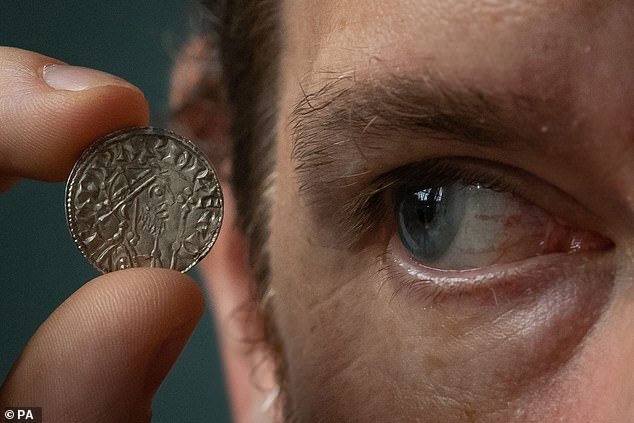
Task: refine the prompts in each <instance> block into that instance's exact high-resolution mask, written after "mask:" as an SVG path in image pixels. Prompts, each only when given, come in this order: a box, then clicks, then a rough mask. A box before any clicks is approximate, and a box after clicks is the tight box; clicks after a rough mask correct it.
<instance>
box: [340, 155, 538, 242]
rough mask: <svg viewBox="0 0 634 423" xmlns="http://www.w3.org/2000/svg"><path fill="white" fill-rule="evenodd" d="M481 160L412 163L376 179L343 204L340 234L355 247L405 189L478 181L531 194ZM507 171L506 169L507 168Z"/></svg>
mask: <svg viewBox="0 0 634 423" xmlns="http://www.w3.org/2000/svg"><path fill="white" fill-rule="evenodd" d="M488 166H491V165H487V164H484V163H482V161H479V160H478V161H475V160H472V159H466V158H461V157H457V158H451V159H446V158H441V159H431V160H427V161H424V162H419V163H412V164H409V165H406V166H403V167H400V168H397V169H394V170H392V171H390V172H387V173H385V174H383V175H381V176H379V177H378V178H376V179H375V180H374V181H373V182H372V183H370V185H368V187H366V188H365V189H364V190H363V191H362V192H361V193H360V194H359V195H357V196H355V198H354V199H353V200H352V201H350V202H349V203H347V204H346V205H345V206H344V214H343V215H344V222H342V227H343V228H346V230H345V234H344V237H345V239H346V240H347V243H348V244H349V246H350V247H351V248H352V249H359V247H360V246H361V245H362V244H363V241H365V240H366V239H367V237H368V236H370V234H373V233H376V232H377V229H378V228H379V226H380V225H382V224H384V222H385V221H386V220H389V218H390V214H389V211H390V210H392V209H393V207H394V203H395V197H396V196H397V194H398V193H400V192H403V191H404V190H407V189H416V188H420V187H430V188H431V187H440V186H442V185H447V184H451V183H455V182H458V183H461V184H464V185H472V184H478V185H480V186H481V187H483V188H487V189H490V190H493V191H498V192H506V193H510V194H513V195H517V196H519V197H522V198H526V199H527V200H528V201H531V198H530V197H531V196H530V195H529V193H528V191H527V190H526V188H525V186H524V185H520V184H519V183H515V182H511V181H509V180H508V179H506V178H504V177H503V176H502V175H501V172H499V171H494V170H493V169H491V170H489V168H488ZM507 172H508V170H507Z"/></svg>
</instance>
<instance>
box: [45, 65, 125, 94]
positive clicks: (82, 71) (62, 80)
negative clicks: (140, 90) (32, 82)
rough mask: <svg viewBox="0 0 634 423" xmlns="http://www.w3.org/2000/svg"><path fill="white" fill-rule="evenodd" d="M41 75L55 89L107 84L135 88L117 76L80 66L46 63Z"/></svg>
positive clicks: (73, 88)
mask: <svg viewBox="0 0 634 423" xmlns="http://www.w3.org/2000/svg"><path fill="white" fill-rule="evenodd" d="M42 75H43V77H44V81H45V82H46V84H47V85H48V86H49V87H51V88H53V89H56V90H68V91H83V90H88V89H91V88H95V87H104V86H109V85H118V86H123V87H128V88H136V87H135V86H134V85H132V84H130V83H129V82H127V81H125V80H123V79H121V78H119V77H116V76H114V75H111V74H109V73H106V72H102V71H98V70H95V69H90V68H85V67H82V66H69V65H47V66H45V67H44V69H43V70H42Z"/></svg>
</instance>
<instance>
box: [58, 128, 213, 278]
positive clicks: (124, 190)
mask: <svg viewBox="0 0 634 423" xmlns="http://www.w3.org/2000/svg"><path fill="white" fill-rule="evenodd" d="M222 212H223V200H222V192H221V190H220V185H219V183H218V180H217V178H216V174H215V172H214V168H213V166H212V165H211V163H209V161H208V160H207V159H206V158H205V157H204V155H203V154H202V152H201V151H200V150H199V149H198V148H197V147H196V146H195V145H194V144H193V143H192V142H191V141H189V140H187V139H185V138H183V137H181V136H179V135H176V134H174V133H173V132H170V131H167V130H164V129H159V128H152V127H143V128H131V129H126V130H123V131H119V132H115V133H113V134H110V135H107V136H105V137H104V138H101V139H99V140H98V141H96V142H95V143H94V144H93V145H91V146H90V147H89V148H88V149H87V150H86V151H85V152H84V153H83V154H82V156H81V157H80V158H79V160H78V161H77V163H76V164H75V167H74V168H73V170H72V172H71V174H70V176H69V178H68V182H67V184H66V218H67V221H68V226H69V229H70V232H71V235H72V237H73V239H74V240H75V242H76V243H77V245H78V247H79V249H80V250H81V252H82V253H83V254H84V256H85V257H86V258H87V259H88V261H90V262H91V263H92V264H93V265H94V266H95V267H96V268H97V269H99V270H100V271H102V272H104V273H106V272H111V271H114V270H119V269H126V268H130V267H164V268H170V269H175V270H179V271H181V272H184V271H186V270H188V269H189V268H191V267H192V266H193V265H194V264H196V263H197V262H198V261H199V260H200V259H201V258H202V257H204V256H205V254H207V252H208V251H209V250H210V249H211V247H212V245H213V243H214V242H215V240H216V238H217V236H218V232H219V230H220V225H221V223H222Z"/></svg>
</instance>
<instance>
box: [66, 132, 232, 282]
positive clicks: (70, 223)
mask: <svg viewBox="0 0 634 423" xmlns="http://www.w3.org/2000/svg"><path fill="white" fill-rule="evenodd" d="M126 134H128V135H130V136H135V135H159V136H165V137H168V138H172V139H175V140H177V141H180V142H181V143H183V144H185V145H186V146H187V147H188V148H190V149H191V150H192V152H193V153H195V154H197V155H198V156H199V158H200V159H202V160H203V161H204V162H205V163H206V164H207V166H209V168H210V169H211V172H212V173H213V175H214V178H215V179H216V182H217V183H218V192H219V197H220V217H219V219H218V225H217V227H216V229H215V230H214V234H213V235H212V238H211V240H210V241H209V242H208V243H207V245H206V246H205V248H204V249H202V250H201V251H200V253H198V255H197V257H196V258H195V259H194V260H193V261H192V263H191V264H190V265H189V266H187V267H186V268H185V269H183V270H177V269H170V268H169V267H133V268H136V269H138V268H145V269H170V270H176V271H177V272H181V273H185V272H187V271H188V270H189V269H191V268H192V267H194V266H195V265H196V264H198V263H199V262H200V260H202V259H203V258H204V257H205V256H206V255H207V254H208V253H209V251H211V248H212V247H213V246H214V244H215V243H216V240H217V239H218V235H219V234H220V230H221V229H222V221H223V217H224V196H223V193H222V187H221V186H220V179H218V172H217V171H216V168H215V167H214V166H213V164H212V163H211V161H210V160H209V159H208V158H207V156H205V154H204V153H203V151H202V150H201V149H200V148H198V146H196V144H194V142H193V141H191V140H189V139H187V138H185V137H183V136H181V135H178V134H176V133H175V132H173V131H170V130H169V129H163V128H157V127H154V126H133V127H129V128H125V129H121V130H118V131H115V132H111V133H109V134H107V135H105V136H103V137H101V138H99V139H97V140H96V141H94V142H93V143H91V144H90V145H89V146H88V147H86V149H85V150H84V151H83V152H82V154H81V155H80V156H79V158H78V159H77V161H76V162H75V164H74V165H73V168H72V170H71V171H70V174H69V175H68V179H67V180H66V187H65V190H64V197H65V199H66V201H65V202H66V204H65V207H64V209H65V211H66V225H67V227H68V231H69V232H70V235H71V237H72V238H73V241H74V242H75V245H77V248H78V249H79V251H80V252H81V254H82V255H83V256H84V258H85V259H86V261H88V262H89V263H90V264H91V265H92V266H93V267H94V268H96V269H97V270H99V271H100V272H101V273H104V274H105V273H111V272H116V271H118V270H122V269H115V270H109V271H108V270H104V269H102V268H100V267H99V266H98V265H97V264H96V263H94V262H93V260H92V259H91V258H90V257H89V256H88V254H87V252H86V251H85V250H84V247H83V243H82V242H81V241H80V240H79V237H78V236H77V234H76V233H75V229H76V226H77V222H76V218H75V215H74V213H73V210H76V208H75V207H74V204H73V201H72V198H71V193H72V192H73V189H74V186H75V182H76V176H77V172H78V171H79V169H80V168H81V167H82V166H83V165H84V162H85V161H86V160H87V159H89V158H90V156H91V155H92V154H93V153H94V152H95V151H96V150H97V149H98V148H99V147H100V146H101V145H102V144H105V143H106V142H108V141H110V140H112V139H113V138H117V137H120V136H122V135H126ZM124 139H127V137H126V138H124Z"/></svg>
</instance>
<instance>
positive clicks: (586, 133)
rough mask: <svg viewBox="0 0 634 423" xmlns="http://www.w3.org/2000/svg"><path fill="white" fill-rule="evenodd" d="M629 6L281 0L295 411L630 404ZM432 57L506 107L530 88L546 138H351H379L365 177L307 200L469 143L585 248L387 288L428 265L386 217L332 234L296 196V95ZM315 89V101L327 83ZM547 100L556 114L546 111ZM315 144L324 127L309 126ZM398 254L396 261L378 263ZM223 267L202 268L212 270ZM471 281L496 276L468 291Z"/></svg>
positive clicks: (276, 291) (362, 416)
mask: <svg viewBox="0 0 634 423" xmlns="http://www.w3.org/2000/svg"><path fill="white" fill-rule="evenodd" d="M631 6H632V4H631V2H627V1H615V2H609V3H605V2H575V3H569V2H557V3H552V2H548V3H546V2H538V1H534V2H510V3H508V2H487V3H486V4H484V5H483V4H482V3H481V2H442V3H439V2H405V1H388V2H385V1H382V2H366V1H364V2H353V1H351V2H345V3H343V4H342V3H341V2H337V3H332V2H309V3H308V4H306V3H302V5H301V6H299V5H298V4H297V3H293V2H287V3H286V4H285V7H284V9H283V10H284V25H285V27H284V28H285V30H286V32H285V38H284V39H285V50H284V53H283V65H282V69H283V71H282V75H281V85H282V92H281V99H280V113H279V121H278V128H279V129H280V131H279V136H278V146H277V166H276V169H275V172H276V175H277V176H276V183H275V191H274V194H273V215H272V221H271V223H270V228H271V238H270V252H271V270H272V277H271V285H272V289H271V292H272V293H273V296H272V300H271V301H272V302H273V309H274V312H273V315H274V320H275V324H276V326H277V329H278V331H279V336H280V338H281V339H282V343H283V348H284V353H283V355H282V357H281V358H279V359H278V363H283V365H284V366H285V372H286V379H285V380H284V381H283V386H284V388H285V392H284V396H283V400H284V401H285V402H286V407H287V410H286V412H287V417H288V418H290V419H291V420H298V421H320V420H336V421H372V420H374V421H413V420H417V419H418V420H419V421H439V422H448V421H597V422H611V421H629V420H631V419H632V418H633V417H634V408H633V407H634V383H633V382H632V379H631V378H630V377H628V376H625V375H629V374H631V372H632V371H633V370H634V369H633V367H632V362H631V359H630V358H631V355H632V352H634V341H633V338H632V336H631V335H630V327H631V323H632V321H633V319H634V303H633V302H632V299H633V298H634V291H633V285H632V280H633V272H634V269H633V267H632V262H633V261H632V249H633V245H634V244H633V239H634V237H633V235H634V226H633V224H632V222H634V202H633V200H632V199H633V198H634V197H633V193H632V187H633V186H634V184H633V182H634V169H633V168H632V166H631V162H632V158H633V154H632V151H633V150H632V146H633V145H634V144H633V143H634V131H633V126H632V118H633V117H634V116H633V114H632V110H634V104H633V102H632V98H634V97H633V96H632V94H634V81H633V80H632V76H631V69H632V66H633V65H634V63H633V58H634V54H632V52H633V45H632V43H631V40H632V35H634V34H632V29H631V22H632V18H633V15H632V8H631ZM465 17H468V19H465ZM430 71H431V72H432V73H434V74H442V76H443V80H448V81H460V83H461V84H464V85H467V86H468V87H471V88H475V89H478V90H480V91H483V92H487V93H495V94H499V97H500V98H501V99H502V100H501V103H500V107H501V108H502V110H503V111H504V112H506V115H504V113H503V115H504V116H503V117H502V119H503V120H504V119H506V120H509V119H511V116H512V115H514V114H520V113H521V112H520V111H519V110H517V109H515V108H514V106H513V103H512V101H510V100H508V98H509V93H512V94H515V95H517V96H520V97H531V98H533V99H535V104H536V105H537V107H536V110H533V112H534V113H533V114H531V115H530V116H528V117H527V119H526V120H525V121H523V126H522V127H521V129H522V130H525V131H526V133H532V134H541V135H540V136H538V137H537V139H536V140H534V138H530V139H531V140H534V141H533V142H528V143H526V144H525V145H522V146H521V147H519V151H518V149H504V148H494V147H487V146H474V145H469V144H464V143H460V142H457V141H456V140H454V139H451V138H449V139H448V140H447V139H444V138H443V139H442V141H439V140H437V139H433V138H431V137H426V136H425V135H424V134H423V135H421V134H418V136H417V135H416V134H414V135H413V137H412V135H411V134H409V135H410V136H409V137H407V138H405V139H404V140H403V139H402V138H403V137H402V134H398V133H393V134H382V135H381V136H378V137H374V138H373V137H372V136H367V137H366V138H365V139H362V140H361V141H360V142H359V143H360V144H361V145H363V143H372V145H373V146H374V147H375V148H377V149H378V148H380V149H381V153H380V154H377V157H375V156H372V153H371V152H370V157H369V159H368V161H367V162H365V163H364V167H363V168H360V169H362V170H363V171H364V172H365V173H366V174H367V175H369V176H366V177H364V178H360V179H359V180H358V179H352V180H353V181H354V182H353V183H352V184H351V185H352V186H353V187H352V188H350V189H349V190H348V191H345V194H346V195H343V194H340V193H335V188H333V186H334V185H336V184H330V188H328V184H324V186H321V187H319V188H316V189H322V190H325V193H322V194H321V196H320V197H319V198H320V199H322V198H323V199H327V200H329V201H328V202H327V203H326V204H328V206H327V209H329V210H330V214H331V215H332V214H336V211H337V210H338V209H339V208H341V207H343V206H344V202H345V199H346V198H347V196H351V195H352V196H353V195H355V194H356V192H357V191H359V190H362V189H363V188H365V186H366V185H367V184H369V180H372V177H374V176H376V175H380V174H382V173H384V172H387V171H389V170H391V169H393V168H396V167H399V166H403V165H406V164H409V163H412V162H417V161H424V160H425V159H428V158H431V157H439V156H440V157H455V156H466V157H469V158H472V159H483V160H487V163H488V165H487V166H489V165H491V166H493V164H494V165H499V164H502V165H504V166H509V167H511V168H513V169H515V170H514V171H512V172H510V173H511V174H513V175H515V176H517V177H518V178H519V179H520V180H524V181H525V183H529V182H528V181H529V180H532V177H536V178H538V180H539V182H537V183H535V185H534V186H533V188H534V192H533V195H532V198H531V202H532V203H533V205H534V206H535V207H539V208H541V209H543V210H544V211H545V212H547V213H548V214H549V215H551V216H554V217H556V218H559V219H561V218H564V217H565V218H566V219H567V220H568V223H567V224H569V225H570V226H572V227H574V228H575V230H578V231H579V232H580V233H584V234H586V235H588V238H586V239H585V241H584V245H585V246H586V247H587V248H586V250H585V252H583V253H578V254H570V255H566V254H546V255H543V256H541V257H538V258H537V259H535V258H533V259H532V260H521V261H518V262H514V263H511V264H506V265H504V266H498V267H496V268H485V269H479V270H478V269H476V270H474V271H472V272H471V273H469V276H466V277H465V278H463V280H462V281H461V282H460V284H459V285H458V289H454V291H453V293H452V292H451V291H447V285H448V284H449V281H448V280H447V279H442V278H436V279H434V281H435V284H434V283H432V284H431V285H433V286H435V287H436V289H437V290H439V291H436V292H441V293H443V294H442V295H441V296H439V297H438V298H441V299H439V300H436V301H430V300H429V297H430V296H429V295H428V294H427V293H426V292H425V291H424V290H420V292H418V293H416V292H412V291H413V290H407V289H398V287H399V284H400V283H402V282H403V281H404V282H405V283H408V281H411V280H412V279H415V278H412V275H410V274H409V273H408V272H407V271H410V270H412V269H415V271H416V274H417V275H418V276H417V277H418V278H421V279H425V278H429V277H434V276H437V274H435V273H434V272H433V271H430V270H429V269H427V268H424V267H423V268H421V267H420V265H419V264H417V263H415V262H413V261H412V260H411V259H409V258H408V257H407V254H406V253H404V252H403V251H402V249H401V250H399V249H398V240H396V241H395V240H394V237H393V222H391V223H390V222H389V218H388V219H386V220H387V222H385V224H383V225H382V226H381V227H380V228H379V229H378V230H377V233H375V234H374V236H372V237H370V238H369V240H368V239H366V241H364V243H362V244H361V246H360V248H356V249H348V248H345V247H338V246H335V245H334V243H333V242H332V241H333V239H336V238H337V235H336V234H337V231H338V230H339V229H341V228H340V227H339V226H337V222H336V221H333V220H332V219H331V220H329V219H328V218H324V216H323V215H322V214H320V213H319V212H315V211H314V208H315V207H314V205H313V204H312V203H311V201H310V200H307V198H306V197H305V196H304V194H302V193H301V192H300V191H301V190H300V187H302V186H303V185H302V184H304V183H308V184H309V183H310V182H306V181H304V180H303V175H302V174H301V173H298V172H297V166H298V164H299V163H298V158H297V157H296V156H294V154H293V145H294V143H296V142H299V141H298V140H297V139H296V138H295V137H296V134H295V133H294V132H293V130H292V128H293V123H295V122H296V121H294V118H295V117H294V116H293V113H292V110H293V108H294V107H295V106H296V104H297V103H298V102H301V100H302V97H303V96H304V95H305V94H306V93H308V95H309V96H310V95H311V94H313V93H315V92H317V91H318V90H319V87H321V86H322V85H324V84H325V83H327V82H328V81H332V80H333V79H336V78H343V79H346V78H349V79H353V80H354V82H352V83H351V84H350V86H353V87H354V85H355V84H364V83H367V82H368V81H374V83H375V84H377V85H379V86H380V85H381V84H382V81H383V78H384V76H385V75H386V74H396V75H399V76H403V77H407V78H415V77H416V76H417V75H420V74H425V73H426V72H430ZM350 75H354V77H353V78H351V77H350ZM432 83H433V82H432ZM300 84H301V85H300ZM505 96H506V97H505ZM505 99H506V100H507V101H505ZM312 100H313V101H314V102H315V103H317V102H318V101H319V96H316V97H312ZM324 102H327V101H324ZM556 110H560V111H562V110H563V111H564V112H565V113H547V112H549V111H556ZM314 119H315V123H314V126H315V127H319V125H320V122H321V124H325V122H324V121H320V117H319V115H317V117H315V118H314ZM368 125H371V123H370V122H369V121H368ZM324 127H325V126H324ZM328 135H329V136H330V135H333V136H335V137H336V134H330V133H328ZM338 140H339V139H337V140H336V141H338ZM313 141H315V142H316V143H320V142H322V143H323V142H324V140H322V139H320V137H319V135H318V136H316V137H315V139H314V140H313ZM331 141H332V139H331ZM327 144H328V140H325V144H324V145H327ZM333 144H335V143H334V142H333ZM359 149H363V147H359ZM352 150H353V149H350V150H348V149H346V148H344V147H342V148H340V149H338V150H333V151H336V154H339V155H340V156H338V157H339V159H340V160H341V161H342V162H345V161H347V163H352V164H351V165H350V166H352V167H353V168H354V166H355V165H354V161H355V160H357V159H358V157H357V156H355V153H354V152H351V151H352ZM368 151H369V150H368ZM598 151H600V152H601V154H597V152H598ZM357 155H358V154H357ZM354 169H355V170H356V169H357V168H354ZM517 169H519V170H521V171H524V172H526V173H525V174H524V173H520V172H519V171H517ZM350 173H354V172H350ZM520 174H521V175H522V176H518V175H520ZM315 175H317V176H324V175H325V177H326V176H328V174H327V173H326V171H323V173H318V172H315ZM526 175H530V176H526ZM504 177H505V178H507V177H509V176H508V174H505V175H504ZM332 180H333V181H336V178H334V177H333V178H332ZM329 181H330V180H329ZM309 191H310V190H309ZM324 214H328V213H324ZM333 233H334V235H333ZM339 233H340V232H339ZM589 234H594V235H596V234H600V235H601V236H602V237H606V238H608V239H610V240H611V241H612V242H613V243H614V247H613V248H607V249H606V248H604V247H600V246H599V244H596V243H593V242H592V241H590V239H591V238H592V236H594V235H589ZM595 239H596V238H595ZM288 245H292V246H293V248H291V249H289V248H287V246H288ZM395 246H396V247H395ZM391 247H394V248H392V249H391V250H390V248H391ZM386 250H387V251H388V254H387V256H386V255H385V251H386ZM389 251H391V252H389ZM377 257H387V259H386V260H381V259H379V260H377ZM211 260H213V258H212V259H211ZM386 261H387V263H388V266H386ZM394 262H398V263H399V265H397V266H395V265H391V266H390V265H389V264H393V263H394ZM221 263H222V262H221V261H217V262H214V263H213V264H214V266H209V268H208V271H209V273H210V276H211V277H213V274H214V272H215V271H214V268H215V269H217V268H218V266H220V267H221V266H222V264H221ZM386 267H388V270H385V268H386ZM404 269H406V270H407V271H406V272H404V271H403V270H404ZM478 276H488V277H489V278H490V279H489V282H488V283H486V284H480V285H478V286H477V287H476V288H469V286H471V287H473V285H474V283H475V282H474V281H475V280H476V279H477V277H478ZM216 280H217V279H216ZM385 281H387V283H385ZM251 283H252V282H251ZM465 286H466V288H465ZM456 291H457V292H459V293H460V295H459V294H457V293H456ZM230 383H231V382H230ZM236 383H238V384H239V382H236Z"/></svg>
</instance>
